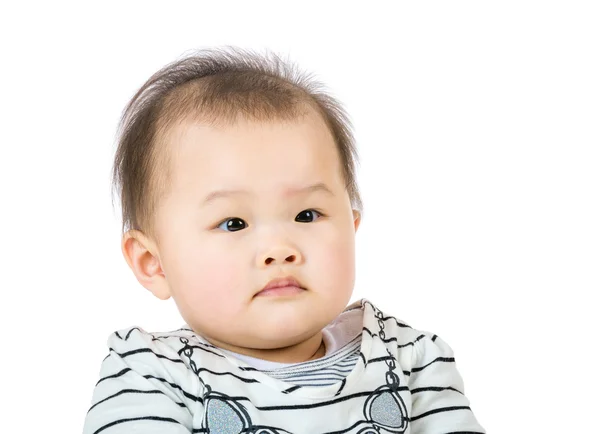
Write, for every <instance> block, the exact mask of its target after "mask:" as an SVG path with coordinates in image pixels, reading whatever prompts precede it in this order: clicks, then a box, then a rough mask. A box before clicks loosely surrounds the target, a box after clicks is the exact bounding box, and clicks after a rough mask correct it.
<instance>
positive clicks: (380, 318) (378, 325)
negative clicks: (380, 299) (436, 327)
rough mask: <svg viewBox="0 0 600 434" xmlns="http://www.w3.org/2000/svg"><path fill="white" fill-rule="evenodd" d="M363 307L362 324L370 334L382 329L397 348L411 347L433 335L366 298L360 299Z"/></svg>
mask: <svg viewBox="0 0 600 434" xmlns="http://www.w3.org/2000/svg"><path fill="white" fill-rule="evenodd" d="M361 302H362V306H363V309H364V315H365V318H364V324H365V327H367V328H368V329H369V332H370V333H371V334H372V335H377V334H379V333H380V331H381V330H383V332H384V334H385V336H386V338H387V339H388V340H390V339H394V340H395V341H397V343H398V348H405V347H412V346H414V345H415V344H416V343H417V342H419V341H421V340H423V339H428V338H431V336H433V334H432V333H429V332H426V331H422V330H417V329H415V328H413V327H411V326H410V325H409V324H408V323H406V322H405V321H403V320H402V319H401V318H398V317H396V316H394V315H390V314H389V313H387V312H386V311H384V310H382V309H380V308H379V307H378V306H376V305H375V304H373V303H372V302H370V301H368V300H365V299H363V300H361Z"/></svg>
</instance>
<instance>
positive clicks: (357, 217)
mask: <svg viewBox="0 0 600 434" xmlns="http://www.w3.org/2000/svg"><path fill="white" fill-rule="evenodd" d="M352 215H353V216H354V232H356V231H357V230H358V226H359V225H360V219H361V214H360V211H358V210H356V209H353V210H352Z"/></svg>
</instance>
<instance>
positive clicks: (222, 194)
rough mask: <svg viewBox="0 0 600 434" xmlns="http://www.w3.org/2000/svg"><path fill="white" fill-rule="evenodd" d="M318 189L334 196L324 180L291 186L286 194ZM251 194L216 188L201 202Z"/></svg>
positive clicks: (206, 202) (203, 204)
mask: <svg viewBox="0 0 600 434" xmlns="http://www.w3.org/2000/svg"><path fill="white" fill-rule="evenodd" d="M317 191H321V192H323V193H327V194H328V195H331V196H334V194H333V192H332V191H331V190H330V189H329V187H327V185H325V184H324V183H323V182H317V183H316V184H311V185H308V186H306V187H302V188H290V189H287V190H286V192H285V195H286V196H296V195H298V194H307V193H314V192H317ZM249 194H251V193H250V192H249V191H247V190H215V191H213V192H211V193H209V194H208V195H207V196H206V197H205V198H204V200H203V201H202V202H201V204H200V205H201V206H205V205H207V204H209V203H211V202H214V201H215V200H217V199H223V198H227V197H231V196H240V195H246V196H247V195H249Z"/></svg>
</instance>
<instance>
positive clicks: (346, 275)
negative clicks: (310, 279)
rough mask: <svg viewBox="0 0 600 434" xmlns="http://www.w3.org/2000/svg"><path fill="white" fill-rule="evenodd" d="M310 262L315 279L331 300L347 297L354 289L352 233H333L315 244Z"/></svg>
mask: <svg viewBox="0 0 600 434" xmlns="http://www.w3.org/2000/svg"><path fill="white" fill-rule="evenodd" d="M310 256H312V257H313V258H314V259H313V260H312V261H311V262H312V263H313V265H314V267H315V268H316V270H315V273H316V276H315V277H316V278H317V279H318V280H320V281H321V282H322V288H323V289H324V290H325V291H327V293H328V294H327V295H328V296H330V297H331V298H338V297H345V296H347V297H349V296H350V295H351V293H352V289H353V287H354V273H355V271H354V270H355V256H354V233H346V232H345V231H340V232H335V233H333V234H331V235H330V236H328V237H322V238H321V240H320V242H319V243H316V244H315V250H314V252H313V254H312V255H309V258H310Z"/></svg>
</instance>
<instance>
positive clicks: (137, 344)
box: [105, 326, 201, 371]
mask: <svg viewBox="0 0 600 434" xmlns="http://www.w3.org/2000/svg"><path fill="white" fill-rule="evenodd" d="M198 345H201V344H200V343H199V341H198V336H197V335H196V334H195V333H194V332H193V331H192V330H191V329H188V328H185V327H183V328H180V329H177V330H173V331H169V332H148V331H146V330H144V329H143V328H142V327H139V326H132V327H128V328H124V329H120V330H117V331H115V332H113V333H111V334H110V336H109V337H108V339H107V346H108V350H109V354H108V356H107V357H106V359H105V361H108V360H110V359H113V360H115V359H116V360H118V362H119V364H125V365H127V366H135V367H136V368H141V367H142V366H146V367H147V368H150V367H152V368H153V369H160V370H161V371H165V370H168V371H188V370H189V369H190V363H189V362H190V360H189V357H188V355H189V354H191V352H192V350H191V349H192V348H193V347H194V346H198Z"/></svg>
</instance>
